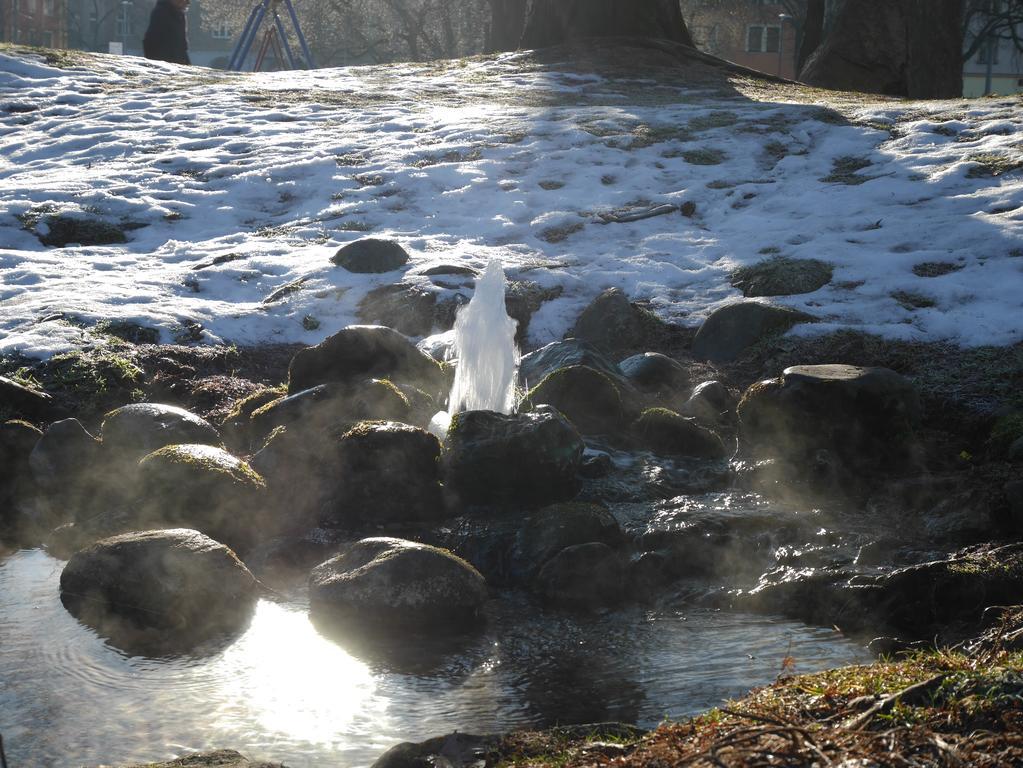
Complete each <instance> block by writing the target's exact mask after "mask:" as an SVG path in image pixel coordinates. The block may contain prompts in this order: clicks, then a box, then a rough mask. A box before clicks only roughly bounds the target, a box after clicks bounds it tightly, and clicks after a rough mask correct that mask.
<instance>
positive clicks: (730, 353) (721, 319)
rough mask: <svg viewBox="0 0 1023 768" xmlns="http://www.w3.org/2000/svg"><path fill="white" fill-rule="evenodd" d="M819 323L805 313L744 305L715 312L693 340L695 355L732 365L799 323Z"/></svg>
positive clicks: (758, 305) (767, 306) (748, 303)
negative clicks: (752, 348)
mask: <svg viewBox="0 0 1023 768" xmlns="http://www.w3.org/2000/svg"><path fill="white" fill-rule="evenodd" d="M810 322H815V318H814V317H812V316H811V315H808V314H806V313H805V312H799V311H797V310H794V309H787V308H785V307H774V306H770V305H767V304H760V303H758V302H755V301H740V302H737V303H735V304H729V305H727V306H724V307H721V308H720V309H716V310H714V311H713V312H712V313H711V314H710V317H708V318H707V319H706V320H705V321H704V322H703V325H701V326H700V330H699V331H697V332H696V336H695V338H694V339H693V355H695V356H696V357H698V358H701V359H705V360H713V361H715V362H724V363H727V362H731V361H732V360H735V359H736V358H737V357H738V356H739V354H740V353H741V352H742V351H743V350H744V349H746V348H747V347H749V346H751V345H753V344H755V343H756V342H758V341H760V340H761V339H764V338H766V337H768V336H772V335H774V334H780V333H784V332H785V331H787V330H789V328H791V327H792V326H793V325H796V324H797V323H810Z"/></svg>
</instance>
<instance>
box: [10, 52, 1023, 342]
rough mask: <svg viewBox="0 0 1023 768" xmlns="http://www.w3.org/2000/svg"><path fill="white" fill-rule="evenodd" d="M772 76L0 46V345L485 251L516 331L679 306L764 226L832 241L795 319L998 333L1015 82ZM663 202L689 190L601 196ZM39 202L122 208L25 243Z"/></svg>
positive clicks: (156, 319)
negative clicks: (751, 84)
mask: <svg viewBox="0 0 1023 768" xmlns="http://www.w3.org/2000/svg"><path fill="white" fill-rule="evenodd" d="M796 92H797V89H794V88H791V87H787V89H783V88H779V90H778V93H779V94H795V93H796ZM816 96H818V97H819V96H820V94H819V92H818V93H817V94H816ZM799 98H800V100H801V101H802V103H794V102H793V101H792V100H791V99H789V100H788V103H786V99H785V98H783V97H781V96H780V97H779V98H777V99H775V98H771V99H766V98H764V97H763V96H761V97H759V98H750V97H748V96H745V95H743V92H742V89H741V88H734V89H731V90H728V89H720V88H717V89H708V88H706V87H704V86H701V85H700V84H699V83H696V84H691V85H686V83H685V82H684V81H682V80H679V81H678V82H677V83H675V82H667V83H666V82H663V81H654V80H652V79H644V78H642V77H640V76H636V77H633V78H625V79H622V78H620V77H618V78H616V77H613V76H611V75H609V74H607V73H604V74H592V75H591V74H586V73H584V72H579V71H575V72H572V71H567V70H566V71H558V69H557V68H551V67H544V66H539V65H537V64H536V62H535V60H533V59H531V58H530V57H529V56H527V55H525V54H512V55H506V56H502V57H499V58H496V59H486V60H469V61H464V62H454V63H448V64H436V65H395V66H391V67H375V68H365V69H358V68H352V69H340V70H318V71H314V72H309V73H275V74H246V75H232V74H226V73H221V72H213V71H210V70H204V69H201V68H190V67H178V66H175V65H169V64H162V63H154V62H146V61H143V60H139V59H134V58H125V57H116V56H99V55H97V56H91V55H90V56H84V55H83V56H82V57H80V60H79V64H78V65H77V66H74V67H72V68H66V69H60V68H57V67H55V66H50V65H48V64H46V63H44V61H43V59H41V58H38V57H33V56H30V55H26V54H24V53H20V52H17V51H14V50H12V49H10V48H8V49H0V355H11V354H22V355H28V356H39V357H45V356H48V355H51V354H54V353H57V352H61V351H66V350H68V349H71V348H74V347H76V346H80V345H81V344H83V343H86V342H87V341H88V340H89V338H90V337H91V336H90V332H89V330H88V328H89V326H92V325H94V324H95V323H96V322H99V321H102V320H127V321H132V322H135V323H138V324H140V325H143V326H148V327H152V328H156V329H159V330H160V332H161V338H162V340H163V341H171V340H172V339H173V338H174V337H175V336H176V335H178V334H180V333H181V332H182V329H185V328H189V327H191V328H196V326H195V324H199V326H201V328H202V340H204V341H208V342H217V341H224V342H234V343H239V344H247V343H255V342H260V341H267V340H268V341H277V342H283V341H302V342H306V343H316V342H317V341H319V340H321V339H322V338H324V337H325V336H326V335H328V334H330V333H333V332H334V331H336V330H338V329H339V328H341V327H343V326H345V325H347V324H350V323H353V322H356V321H357V318H356V309H357V306H358V304H359V301H360V300H361V299H362V298H363V297H364V296H365V294H366V293H367V292H368V291H369V290H371V289H373V288H374V287H377V286H380V285H384V284H388V283H393V282H397V281H399V280H404V281H405V282H410V283H413V282H418V283H421V284H422V285H423V286H424V287H425V288H426V289H427V290H432V291H438V292H444V291H446V290H449V289H448V288H445V287H444V286H442V285H438V284H437V282H435V281H431V279H430V278H428V277H425V276H423V275H421V274H420V273H421V272H422V271H423V270H424V269H426V268H429V267H431V266H436V265H439V264H461V265H469V266H473V267H482V266H483V265H484V264H485V263H486V262H487V261H488V260H489V259H492V258H498V259H500V260H501V261H502V262H503V263H504V265H505V267H506V269H507V270H508V272H509V276H510V277H512V278H515V279H528V280H533V281H536V282H539V283H540V284H542V285H544V286H549V287H553V286H561V287H562V288H563V289H564V290H563V293H562V294H561V296H560V297H559V298H557V299H555V300H553V301H550V302H548V303H546V304H545V305H544V306H543V307H542V308H541V310H540V311H539V312H538V314H537V315H536V316H535V317H534V319H533V321H532V323H531V325H530V343H531V344H532V345H539V344H543V343H546V342H548V341H551V340H554V339H556V338H560V337H561V336H562V334H564V332H565V331H566V330H567V329H568V328H569V327H570V326H571V324H572V323H573V321H574V319H575V317H576V316H577V314H578V313H579V311H580V310H581V309H582V308H583V307H584V306H585V305H586V304H587V303H588V302H589V301H590V300H591V299H592V298H593V297H594V296H595V295H596V294H597V293H598V292H600V291H601V290H603V289H604V288H607V287H611V286H618V287H621V288H622V289H624V290H625V291H626V293H627V294H628V295H629V296H630V297H631V298H633V299H634V300H644V301H646V302H648V303H649V306H650V307H651V308H653V309H654V310H655V311H656V312H658V313H659V314H660V315H661V316H662V317H664V318H665V319H668V320H672V321H675V322H681V323H685V324H689V325H696V324H698V323H700V322H701V320H702V319H703V318H705V317H706V316H707V314H708V313H709V312H711V311H712V310H713V309H715V308H717V307H719V306H722V305H723V304H725V303H727V302H731V301H735V300H737V299H738V298H740V296H741V294H740V293H739V291H737V290H736V289H735V288H733V287H731V285H730V283H729V279H728V278H729V275H730V273H731V272H732V271H733V270H734V269H735V268H736V267H737V266H741V265H745V264H751V263H755V262H757V261H760V260H763V259H765V258H769V257H771V256H773V255H783V256H790V257H795V258H802V257H813V258H818V259H823V260H825V261H827V262H830V263H831V264H833V265H834V266H835V273H834V279H833V280H832V282H831V284H830V285H828V286H826V287H825V288H822V289H820V290H818V291H816V292H814V293H811V294H805V295H801V296H790V297H778V298H772V299H764V301H771V302H774V303H778V304H784V305H787V306H791V307H796V308H799V309H803V310H805V311H807V312H810V313H811V314H814V315H816V316H818V317H819V318H821V319H822V321H823V322H821V323H819V324H817V325H813V326H802V327H801V330H799V331H797V332H804V333H806V332H810V333H819V332H822V331H827V330H831V329H835V328H854V329H858V330H863V331H868V332H872V333H878V334H883V335H886V336H889V337H897V338H901V339H916V340H939V339H947V340H951V341H954V342H957V343H960V344H964V345H979V344H1009V343H1014V342H1018V341H1020V340H1023V170H1021V169H1020V168H1016V169H1015V170H1012V166H1013V165H1014V164H1023V139H1021V137H1023V109H1021V106H1023V105H1021V102H1020V100H1019V99H986V100H981V101H973V102H966V101H957V102H893V101H889V102H884V101H877V102H871V103H869V104H868V103H860V104H857V103H856V102H854V101H852V100H848V99H846V100H845V101H844V102H842V103H841V105H839V106H840V108H841V110H842V112H843V114H844V116H845V118H844V119H843V117H842V116H841V115H839V114H838V113H837V112H836V111H834V110H832V109H829V108H827V106H828V105H825V104H824V103H823V102H822V103H821V104H820V105H815V104H812V103H808V102H809V100H811V99H812V98H814V94H812V93H811V94H810V95H805V94H804V95H803V96H800V97H799ZM836 104H837V102H836ZM842 105H844V106H842ZM864 179H866V180H865V181H863V180H864ZM860 182H862V183H860ZM683 202H692V203H695V205H696V212H695V215H693V216H692V217H686V216H682V215H681V214H679V213H678V212H677V211H676V212H673V213H671V214H670V215H663V216H657V217H654V218H649V219H644V220H641V221H637V222H633V223H604V220H603V219H602V218H601V214H602V213H603V214H607V213H609V212H612V211H619V212H620V211H644V210H647V209H649V208H651V207H653V206H655V205H659V204H665V203H668V204H674V205H681V204H682V203H683ZM55 212H63V213H65V214H68V215H74V216H82V217H88V218H91V219H98V220H102V221H106V222H110V223H113V224H117V225H124V224H128V225H129V227H136V228H129V229H128V230H127V236H128V242H126V243H124V244H117V245H105V246H76V245H69V246H67V247H64V248H54V247H47V246H45V245H43V244H42V243H41V242H40V240H39V238H38V237H37V235H39V234H45V227H46V223H45V222H46V217H47V216H48V215H53V214H54V213H55ZM367 235H372V236H374V237H384V238H392V239H394V240H397V241H398V242H400V243H402V244H403V245H404V246H405V248H406V249H407V250H408V251H409V252H410V254H411V255H412V263H411V264H409V265H408V267H407V269H406V271H405V273H404V274H402V273H400V272H393V273H388V274H383V275H353V274H351V273H348V272H347V271H345V270H344V269H342V268H340V267H335V266H334V265H333V264H332V263H331V262H330V257H331V256H332V255H333V253H334V252H335V251H336V250H337V248H338V247H339V246H341V245H344V244H346V243H348V242H351V241H353V240H356V239H358V238H361V237H365V236H367ZM935 263H938V264H943V265H946V266H944V267H939V268H937V269H932V268H929V267H926V266H924V267H921V266H920V265H928V264H935ZM914 267H917V272H919V273H921V274H917V272H914ZM948 270H951V271H948ZM943 271H947V274H940V275H938V276H927V275H931V274H934V273H935V272H943ZM448 280H450V278H448ZM295 281H303V282H301V284H300V285H299V286H297V290H295V291H294V292H290V293H288V292H287V291H285V292H284V293H286V294H287V295H285V296H282V297H280V298H276V299H274V300H271V301H269V302H267V301H266V300H267V298H268V297H270V296H271V295H272V294H274V292H275V291H278V290H279V289H280V288H282V287H284V286H287V285H289V284H294V283H295ZM439 282H444V281H443V280H441V281H439ZM907 297H909V299H908V300H907ZM928 304H932V306H927V305H928ZM303 321H304V322H303ZM317 324H318V327H314V326H317ZM310 329H311V330H310Z"/></svg>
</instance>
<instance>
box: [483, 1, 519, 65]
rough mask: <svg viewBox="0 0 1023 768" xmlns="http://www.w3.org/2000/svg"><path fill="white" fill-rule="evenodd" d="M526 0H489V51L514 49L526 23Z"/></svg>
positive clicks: (517, 45) (496, 51)
mask: <svg viewBox="0 0 1023 768" xmlns="http://www.w3.org/2000/svg"><path fill="white" fill-rule="evenodd" d="M526 3H527V0H490V38H489V41H488V44H487V48H488V51H489V52H490V53H498V52H499V51H514V50H515V49H516V48H518V47H519V42H520V41H521V40H522V28H523V27H524V26H525V25H526Z"/></svg>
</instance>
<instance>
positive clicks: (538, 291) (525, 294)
mask: <svg viewBox="0 0 1023 768" xmlns="http://www.w3.org/2000/svg"><path fill="white" fill-rule="evenodd" d="M563 292H564V288H562V287H561V286H560V285H556V286H554V287H552V288H544V287H543V286H542V285H540V284H539V283H535V282H532V281H530V280H509V281H508V284H507V285H506V286H505V294H504V309H505V311H506V312H507V313H508V317H510V318H511V319H512V320H514V321H516V322H517V323H518V326H517V327H516V329H515V341H517V342H518V343H519V344H524V343H525V341H526V338H527V336H528V334H529V322H530V321H531V320H532V319H533V315H534V314H536V312H537V310H539V309H540V307H541V306H543V304H544V302H547V301H553V300H554V299H556V298H558V297H559V296H561V294H562V293H563ZM453 321H454V318H452V322H453Z"/></svg>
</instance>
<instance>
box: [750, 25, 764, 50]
mask: <svg viewBox="0 0 1023 768" xmlns="http://www.w3.org/2000/svg"><path fill="white" fill-rule="evenodd" d="M763 48H764V28H763V27H750V28H749V29H747V30H746V50H747V51H751V52H754V53H759V52H760V51H762V50H763Z"/></svg>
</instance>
